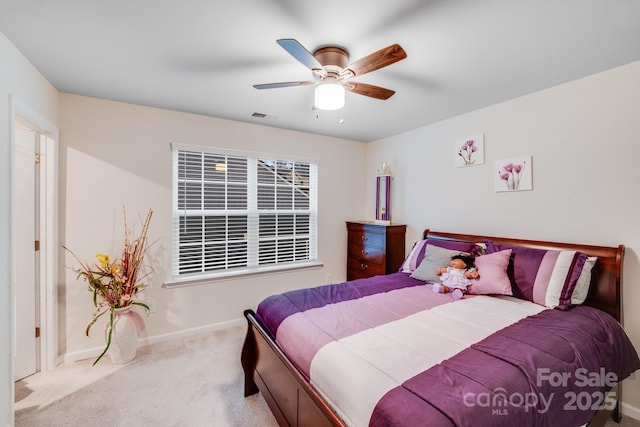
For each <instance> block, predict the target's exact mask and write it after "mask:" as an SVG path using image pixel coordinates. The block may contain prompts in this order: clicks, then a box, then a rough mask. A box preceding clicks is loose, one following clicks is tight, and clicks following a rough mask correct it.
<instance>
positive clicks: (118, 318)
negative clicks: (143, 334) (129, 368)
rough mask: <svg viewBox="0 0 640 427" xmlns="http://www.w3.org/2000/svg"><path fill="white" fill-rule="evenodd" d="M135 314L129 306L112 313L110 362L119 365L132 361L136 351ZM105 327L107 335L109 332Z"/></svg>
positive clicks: (136, 329) (136, 330)
mask: <svg viewBox="0 0 640 427" xmlns="http://www.w3.org/2000/svg"><path fill="white" fill-rule="evenodd" d="M135 316H136V313H135V312H134V311H133V310H131V306H129V307H124V308H116V309H115V310H114V313H113V330H112V332H111V346H110V347H109V357H110V358H111V362H112V363H113V364H116V365H121V364H123V363H127V362H130V361H132V360H133V359H134V358H135V357H136V352H137V350H138V326H137V322H136V319H135ZM108 327H109V326H108V325H107V333H108V332H109V329H108Z"/></svg>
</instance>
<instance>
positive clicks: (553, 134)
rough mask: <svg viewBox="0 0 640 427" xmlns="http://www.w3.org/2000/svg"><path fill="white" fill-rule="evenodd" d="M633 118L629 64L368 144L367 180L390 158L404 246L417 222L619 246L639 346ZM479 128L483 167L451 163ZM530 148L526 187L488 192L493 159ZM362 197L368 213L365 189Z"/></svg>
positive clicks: (627, 317)
mask: <svg viewBox="0 0 640 427" xmlns="http://www.w3.org/2000/svg"><path fill="white" fill-rule="evenodd" d="M427 102H428V100H427ZM639 117H640V62H635V63H632V64H629V65H627V66H623V67H620V68H616V69H613V70H610V71H607V72H603V73H600V74H596V75H593V76H590V77H587V78H584V79H580V80H577V81H573V82H570V83H567V84H564V85H561V86H557V87H554V88H550V89H547V90H544V91H541V92H538V93H534V94H531V95H528V96H525V97H522V98H518V99H514V100H511V101H508V102H505V103H501V104H498V105H494V106H491V107H488V108H484V109H482V110H478V111H475V112H472V113H469V114H465V115H462V116H459V117H455V118H452V119H449V120H445V121H442V122H439V123H436V124H433V125H430V126H425V127H422V128H419V129H415V130H413V131H410V132H407V133H404V134H402V135H398V136H395V137H391V138H388V139H384V140H380V141H376V142H374V143H370V144H368V146H367V163H368V167H367V169H366V170H367V173H368V175H369V178H368V180H367V183H371V182H373V179H374V175H375V171H376V168H378V167H379V165H380V163H381V162H382V161H388V162H390V163H391V166H392V171H393V172H394V182H393V187H392V191H393V193H392V194H393V195H392V212H393V220H394V222H398V223H406V224H407V225H408V231H407V248H410V246H411V244H412V243H413V242H414V241H415V240H418V239H419V238H420V235H421V233H422V230H423V229H424V228H430V229H432V230H439V231H452V232H456V231H457V232H463V233H464V232H468V233H472V234H484V235H494V236H512V237H520V238H530V239H538V240H551V241H567V242H576V243H588V244H595V245H605V246H616V245H618V244H624V245H625V246H626V254H625V258H624V271H623V294H624V296H623V297H624V307H623V310H624V324H625V329H626V331H627V333H628V335H629V336H630V337H631V339H632V341H633V343H634V345H635V347H636V348H637V349H640V311H639V310H638V309H637V304H638V302H639V301H640V261H639V259H638V254H639V253H640V226H639V225H638V224H639V221H640V195H639V193H638V188H640V167H639V166H638V165H639V162H638V152H639V151H640V137H639V136H640V120H639ZM478 133H484V134H485V164H484V165H479V166H473V167H467V168H455V167H454V145H453V144H454V141H459V140H461V139H464V138H466V137H470V136H474V135H476V134H478ZM528 155H531V156H533V191H524V192H513V193H496V192H495V191H494V185H493V174H494V173H497V170H496V168H495V167H494V162H495V161H498V160H503V159H509V158H513V157H520V156H528ZM369 187H370V186H369ZM367 188H368V187H367ZM367 197H368V198H367V206H368V207H369V208H368V209H367V212H373V211H374V208H373V206H374V205H375V200H374V198H373V192H372V191H367ZM636 378H637V379H635V380H627V381H626V382H625V388H624V392H623V398H624V402H626V404H627V405H631V407H629V406H627V407H626V409H627V412H630V411H631V412H632V413H631V414H630V415H633V416H634V417H636V418H638V419H640V376H637V377H636ZM634 408H635V411H634Z"/></svg>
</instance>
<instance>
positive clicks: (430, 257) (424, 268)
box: [411, 244, 469, 282]
mask: <svg viewBox="0 0 640 427" xmlns="http://www.w3.org/2000/svg"><path fill="white" fill-rule="evenodd" d="M459 254H464V255H469V252H461V251H459V250H453V249H446V248H441V247H439V246H435V245H429V244H427V245H425V251H424V258H423V259H422V261H421V262H420V265H419V266H418V268H416V269H415V271H414V272H413V273H411V277H413V278H414V279H418V280H422V281H425V282H438V281H439V280H440V276H438V275H437V274H436V268H438V267H446V266H448V265H449V263H450V262H451V257H452V256H454V255H459Z"/></svg>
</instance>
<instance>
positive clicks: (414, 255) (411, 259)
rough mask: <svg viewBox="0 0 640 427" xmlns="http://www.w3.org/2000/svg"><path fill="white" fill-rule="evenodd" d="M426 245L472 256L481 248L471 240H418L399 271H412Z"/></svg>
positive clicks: (420, 260)
mask: <svg viewBox="0 0 640 427" xmlns="http://www.w3.org/2000/svg"><path fill="white" fill-rule="evenodd" d="M427 245H433V246H437V247H439V248H443V249H450V250H452V251H458V252H465V253H468V254H471V255H472V256H475V255H476V254H477V253H478V252H479V251H480V250H481V249H482V248H481V247H480V246H478V245H476V244H475V243H471V242H460V241H456V240H437V239H423V240H419V241H417V242H416V243H414V244H413V248H412V249H411V253H409V256H408V257H406V258H405V260H404V262H403V263H402V265H401V266H400V271H402V272H404V273H413V272H414V271H415V270H416V268H418V267H419V266H420V263H421V262H422V260H423V259H424V254H425V250H426V247H427ZM447 265H448V264H447Z"/></svg>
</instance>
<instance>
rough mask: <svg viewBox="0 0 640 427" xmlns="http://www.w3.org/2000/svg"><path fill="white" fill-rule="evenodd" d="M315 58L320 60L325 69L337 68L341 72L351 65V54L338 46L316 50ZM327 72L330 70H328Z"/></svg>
mask: <svg viewBox="0 0 640 427" xmlns="http://www.w3.org/2000/svg"><path fill="white" fill-rule="evenodd" d="M313 57H314V58H316V59H317V60H318V62H319V63H320V64H322V66H323V67H325V68H326V67H331V66H333V67H336V68H337V70H331V71H340V70H342V69H343V68H344V67H346V66H347V65H348V64H349V54H348V53H347V51H346V50H344V49H342V48H340V47H337V46H325V47H321V48H319V49H316V50H315V51H314V52H313ZM327 70H330V68H328V69H327Z"/></svg>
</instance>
